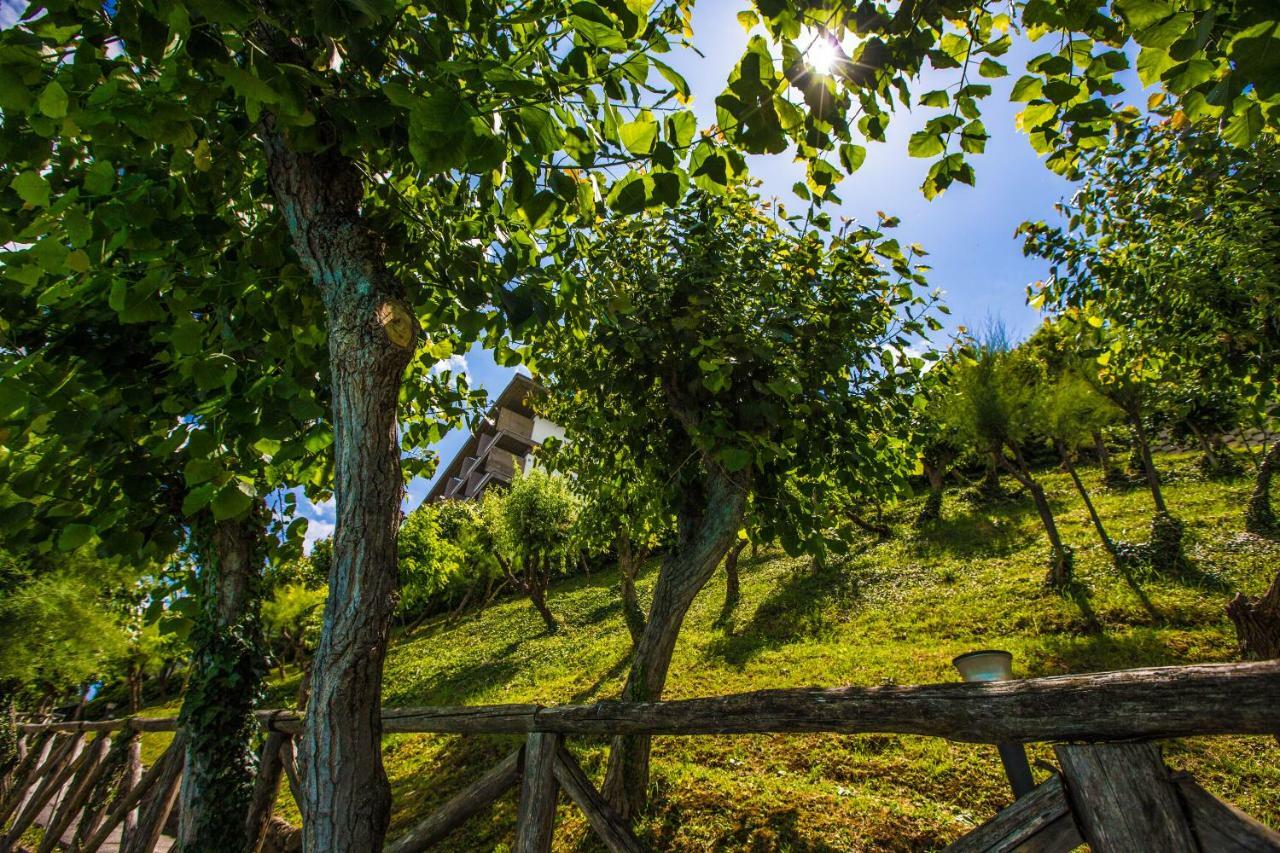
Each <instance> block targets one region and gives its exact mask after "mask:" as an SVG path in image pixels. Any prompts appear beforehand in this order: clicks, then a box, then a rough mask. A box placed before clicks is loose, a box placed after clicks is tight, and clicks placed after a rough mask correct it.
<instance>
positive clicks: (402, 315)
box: [378, 300, 413, 349]
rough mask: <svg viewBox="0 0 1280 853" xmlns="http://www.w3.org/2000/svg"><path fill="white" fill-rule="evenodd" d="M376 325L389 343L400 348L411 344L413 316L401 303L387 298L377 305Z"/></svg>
mask: <svg viewBox="0 0 1280 853" xmlns="http://www.w3.org/2000/svg"><path fill="white" fill-rule="evenodd" d="M378 325H380V326H382V331H383V332H384V333H385V334H386V336H387V339H388V340H389V341H391V343H393V344H395V345H396V346H398V347H401V348H402V349H408V348H409V347H411V346H413V317H412V316H410V314H409V312H408V311H407V310H405V307H404V304H403V303H401V302H399V301H390V300H388V301H387V302H383V303H382V304H381V305H379V306H378Z"/></svg>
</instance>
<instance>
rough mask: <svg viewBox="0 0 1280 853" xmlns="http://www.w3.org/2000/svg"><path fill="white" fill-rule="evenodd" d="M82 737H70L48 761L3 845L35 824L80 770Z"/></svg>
mask: <svg viewBox="0 0 1280 853" xmlns="http://www.w3.org/2000/svg"><path fill="white" fill-rule="evenodd" d="M83 746H84V735H83V734H76V735H72V736H71V742H70V743H68V744H67V746H66V748H65V749H64V750H63V751H62V752H61V754H60V755H59V757H58V758H57V759H56V760H53V761H50V762H49V765H48V767H47V768H46V769H45V772H44V778H43V779H41V780H40V784H39V785H37V786H36V788H35V790H34V791H33V792H32V794H31V796H30V798H28V799H27V801H26V802H25V803H23V804H22V808H21V809H20V810H19V811H18V816H17V817H15V818H14V819H13V824H12V825H11V826H10V827H9V832H8V834H7V835H6V836H5V840H4V842H3V843H4V844H7V845H8V846H13V845H14V844H15V843H16V842H17V840H18V839H19V838H21V837H22V833H24V832H26V831H27V828H28V827H30V826H31V824H33V823H34V822H35V819H36V818H37V817H38V816H39V815H40V812H41V811H43V810H44V807H45V806H46V805H48V803H49V801H50V800H51V799H53V795H54V794H56V793H58V791H60V790H62V786H63V785H65V784H67V780H68V779H70V778H71V776H72V774H73V773H75V772H76V771H77V770H79V769H80V762H81V759H82V758H85V757H87V753H85V752H83V750H82V747H83Z"/></svg>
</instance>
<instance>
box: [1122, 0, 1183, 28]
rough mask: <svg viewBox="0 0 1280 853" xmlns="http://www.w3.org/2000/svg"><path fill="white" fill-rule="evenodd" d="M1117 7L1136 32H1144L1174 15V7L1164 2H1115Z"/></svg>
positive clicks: (1156, 0)
mask: <svg viewBox="0 0 1280 853" xmlns="http://www.w3.org/2000/svg"><path fill="white" fill-rule="evenodd" d="M1115 7H1116V10H1117V11H1118V12H1119V13H1120V14H1121V15H1124V18H1125V20H1126V21H1128V22H1129V26H1130V27H1132V28H1133V29H1135V30H1144V29H1146V28H1147V27H1150V26H1152V25H1153V24H1158V23H1160V22H1161V21H1163V20H1164V19H1165V18H1167V17H1169V16H1170V15H1172V14H1173V6H1172V5H1170V4H1169V3H1166V2H1164V0H1115Z"/></svg>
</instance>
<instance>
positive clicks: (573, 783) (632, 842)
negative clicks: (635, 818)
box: [555, 744, 645, 853]
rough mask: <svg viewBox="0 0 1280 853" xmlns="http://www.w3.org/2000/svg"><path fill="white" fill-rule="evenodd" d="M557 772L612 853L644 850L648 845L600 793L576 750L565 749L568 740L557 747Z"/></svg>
mask: <svg viewBox="0 0 1280 853" xmlns="http://www.w3.org/2000/svg"><path fill="white" fill-rule="evenodd" d="M555 774H556V781H558V782H559V783H560V787H562V788H564V791H565V793H566V794H568V795H569V799H571V800H573V801H574V803H576V804H577V806H578V808H580V809H582V813H583V814H584V815H586V816H587V823H589V824H591V828H592V829H593V830H595V833H596V835H598V836H599V837H600V840H601V841H603V842H604V846H605V847H608V848H609V850H610V851H611V853H643V851H644V850H645V847H644V845H642V844H641V843H640V842H639V840H637V839H636V837H635V836H634V835H633V834H632V833H631V827H629V826H628V825H627V822H626V821H625V820H623V819H622V816H621V815H619V814H618V813H617V812H616V811H614V809H613V807H612V806H610V805H609V803H608V802H606V801H605V798H604V797H602V796H600V792H599V791H597V790H596V786H595V785H593V784H591V779H590V778H589V777H588V776H587V774H586V773H585V772H584V771H583V769H582V767H581V766H580V765H579V764H578V762H577V760H576V759H575V758H574V757H573V754H572V753H570V752H569V750H567V749H565V747H564V744H560V748H559V749H558V750H557V751H556V765H555Z"/></svg>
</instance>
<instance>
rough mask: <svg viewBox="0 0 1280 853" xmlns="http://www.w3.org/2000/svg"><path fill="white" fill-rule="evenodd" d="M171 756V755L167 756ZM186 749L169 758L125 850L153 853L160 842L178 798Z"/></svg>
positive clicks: (143, 806)
mask: <svg viewBox="0 0 1280 853" xmlns="http://www.w3.org/2000/svg"><path fill="white" fill-rule="evenodd" d="M165 757H166V758H169V756H168V755H166V756H165ZM186 758H187V755H186V749H185V748H184V749H182V750H180V751H178V752H175V753H174V755H173V757H172V758H170V759H169V760H168V762H167V763H166V766H165V768H164V771H163V772H162V773H161V774H160V776H159V777H158V778H157V779H156V782H155V784H154V785H153V786H152V787H151V793H150V794H148V795H147V798H146V799H145V800H144V801H143V803H142V808H141V809H140V810H139V812H138V828H137V829H136V830H135V831H134V833H133V837H132V838H130V839H129V842H128V843H127V844H125V845H124V849H123V851H122V853H152V851H153V850H155V849H156V845H157V844H159V843H160V836H161V835H163V834H164V825H165V823H166V822H167V821H168V820H169V813H170V812H171V811H173V806H174V804H175V803H176V802H177V801H178V789H179V788H180V787H181V785H182V768H183V767H184V766H185V765H186V763H187V762H186Z"/></svg>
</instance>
